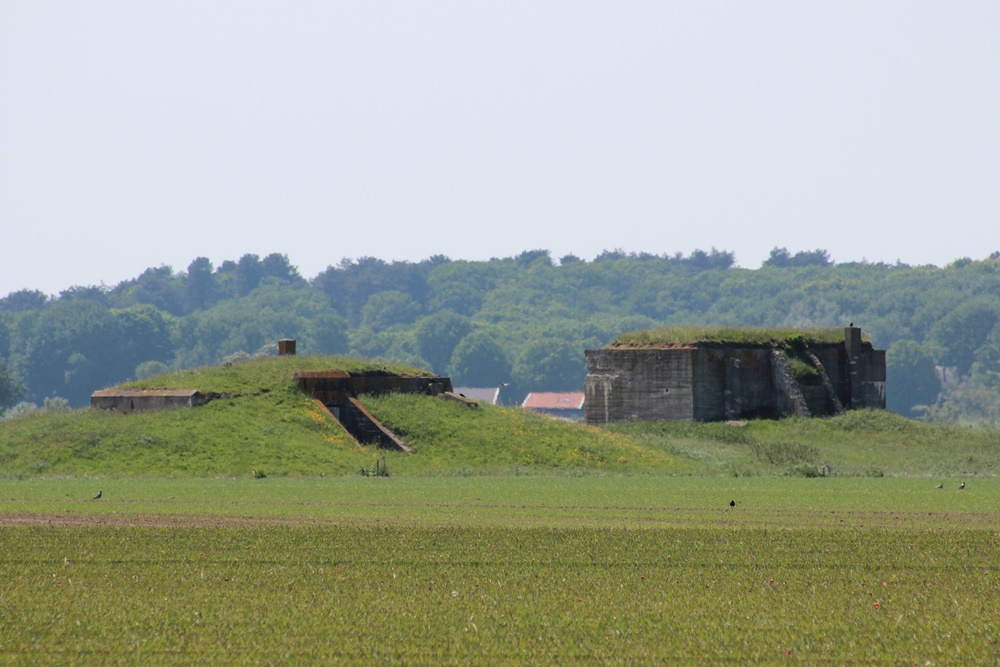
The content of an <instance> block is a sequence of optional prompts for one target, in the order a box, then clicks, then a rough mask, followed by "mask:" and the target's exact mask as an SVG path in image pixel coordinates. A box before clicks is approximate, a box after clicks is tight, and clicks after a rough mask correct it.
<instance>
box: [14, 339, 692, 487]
mask: <svg viewBox="0 0 1000 667" xmlns="http://www.w3.org/2000/svg"><path fill="white" fill-rule="evenodd" d="M334 368H336V369H343V370H347V371H349V372H355V373H357V372H363V371H370V370H384V371H387V372H393V373H399V374H410V375H414V374H416V375H420V374H427V373H426V371H421V370H420V369H414V368H410V367H404V366H392V365H389V366H387V365H383V364H375V363H372V362H367V361H364V360H357V359H349V358H345V357H304V356H303V357H272V358H267V359H258V360H252V361H247V362H240V363H236V364H232V365H230V366H217V367H208V368H201V369H195V370H191V371H184V372H178V373H170V374H166V375H161V376H156V377H152V378H149V379H146V380H143V381H141V382H132V383H128V384H126V385H123V386H122V387H123V388H129V389H140V388H144V389H198V390H200V391H203V392H212V393H216V394H220V395H222V398H219V399H216V400H214V401H212V402H210V403H208V404H207V405H205V406H202V407H199V408H195V409H178V410H170V411H166V412H149V413H136V414H128V415H122V414H119V413H116V412H106V411H101V410H89V409H87V410H79V411H75V412H71V413H64V414H35V415H29V416H26V417H22V418H18V419H14V420H10V421H3V422H0V477H6V478H8V479H9V478H14V477H34V476H55V475H59V476H113V477H161V476H167V477H169V476H191V477H222V476H237V477H242V476H250V475H252V474H253V473H254V471H258V474H259V473H263V474H266V475H296V476H310V475H321V474H323V475H344V474H357V473H358V472H359V471H360V470H361V469H362V468H368V469H371V468H373V467H374V464H375V461H376V459H377V458H378V457H380V456H385V457H386V458H387V460H388V464H389V470H390V474H400V473H418V474H419V473H428V472H431V471H436V472H439V473H443V474H466V473H471V472H477V473H489V472H497V471H512V470H518V471H520V470H524V471H528V470H540V469H545V470H557V469H558V470H565V469H569V470H590V471H599V470H610V471H615V472H628V471H639V470H642V471H655V472H681V471H684V470H686V468H685V466H686V465H687V464H685V463H684V462H683V460H682V459H680V458H678V457H676V456H675V455H673V454H671V453H669V452H665V451H662V450H654V449H647V448H644V447H642V446H639V445H637V444H636V443H635V442H634V441H633V440H632V439H631V438H630V437H628V436H623V435H619V434H614V433H610V432H607V431H602V430H597V429H592V428H587V427H585V426H582V425H579V424H570V423H566V422H560V421H556V420H551V419H547V418H544V417H540V416H538V415H534V414H525V413H524V412H522V411H520V410H504V409H498V408H493V407H492V406H482V407H481V408H475V409H470V408H468V407H465V406H463V405H460V404H458V403H455V402H450V401H445V400H444V399H442V398H439V397H430V396H391V397H382V398H378V397H365V398H364V401H365V402H366V403H367V404H368V405H369V407H370V409H371V410H372V411H373V413H374V414H375V415H376V416H377V417H379V418H380V419H383V420H384V421H385V422H386V423H387V424H388V425H389V426H390V427H391V428H396V429H398V433H399V434H400V435H401V436H402V437H403V438H404V440H406V441H407V442H408V443H409V444H411V445H412V446H413V447H414V448H415V450H416V453H415V454H413V455H407V454H402V453H395V452H384V451H380V450H377V449H375V448H374V447H367V448H361V447H359V446H358V445H357V443H356V442H355V441H354V440H353V439H352V438H351V437H350V435H349V434H348V433H347V432H346V431H345V430H344V429H343V427H341V425H340V424H339V423H338V422H336V421H335V420H333V419H331V418H330V417H329V416H328V415H327V414H326V413H325V412H323V411H322V410H321V409H320V408H319V407H318V406H317V405H316V404H315V402H314V401H313V400H312V399H311V398H310V397H309V396H307V395H305V394H303V393H302V392H300V391H299V390H298V388H297V387H296V386H295V383H294V380H293V376H294V374H295V372H296V371H299V370H324V369H334ZM687 467H688V468H690V466H687Z"/></svg>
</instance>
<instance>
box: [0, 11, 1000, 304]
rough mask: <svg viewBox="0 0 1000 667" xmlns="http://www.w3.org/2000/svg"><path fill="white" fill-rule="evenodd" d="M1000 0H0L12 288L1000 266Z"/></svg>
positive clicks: (1, 233)
mask: <svg viewBox="0 0 1000 667" xmlns="http://www.w3.org/2000/svg"><path fill="white" fill-rule="evenodd" d="M998 25H1000V3H997V2H995V1H994V0H984V1H980V2H972V1H964V0H953V1H949V2H940V1H937V0H935V1H934V2H923V1H920V0H905V1H898V2H896V1H886V2H881V1H872V0H865V1H863V2H860V1H850V0H849V1H846V2H837V3H829V2H827V3H819V2H802V1H801V0H789V1H787V2H784V1H782V2H776V1H774V0H755V1H754V2H722V1H717V0H690V1H683V2H682V1H671V0H623V1H622V2H610V1H607V0H602V1H599V2H597V1H592V0H567V1H556V0H498V1H491V0H481V1H477V2H468V1H467V0H457V1H454V2H439V1H419V0H399V1H389V0H365V1H364V2H357V1H351V2H340V1H336V0H296V1H294V2H277V1H274V2H257V1H254V0H233V1H227V0H213V1H212V2H204V1H203V0H195V1H191V0H149V1H144V2H134V1H132V0H120V1H106V0H88V1H87V2H73V1H72V0H62V1H53V0H30V1H29V0H20V1H19V0H11V1H7V2H0V296H2V295H6V294H7V293H9V292H12V291H15V290H19V289H24V288H27V289H39V290H42V291H43V292H46V293H49V294H58V293H59V292H60V291H61V290H64V289H66V288H68V287H70V286H88V285H101V284H105V285H108V286H113V285H115V284H117V283H118V282H120V281H122V280H127V279H130V278H134V277H136V276H138V275H139V274H140V273H142V271H144V270H145V269H146V268H149V267H158V266H162V265H168V266H171V267H172V268H173V269H174V270H175V271H178V272H181V271H185V270H186V269H187V267H188V265H189V264H190V263H191V261H192V260H193V259H195V258H196V257H208V258H209V259H210V260H212V261H213V263H215V265H218V264H220V263H221V262H222V261H224V260H227V259H232V260H238V259H239V258H240V257H241V256H242V255H244V254H247V253H255V254H258V255H259V256H261V257H263V256H265V255H268V254H271V253H275V252H276V253H283V254H286V255H287V256H288V258H289V260H290V261H291V263H292V264H294V265H295V266H297V267H298V268H299V271H300V272H301V273H302V275H303V276H305V277H306V278H312V277H314V276H315V275H316V274H318V273H319V272H321V271H323V270H324V269H325V268H326V267H327V266H330V265H337V264H339V263H340V261H341V260H342V259H343V258H353V259H357V258H360V257H378V258H381V259H384V260H386V261H393V260H397V261H402V260H408V261H420V260H422V259H425V258H428V257H430V256H432V255H438V254H442V255H446V256H448V257H450V258H452V259H468V260H485V259H489V258H491V257H510V256H514V255H516V254H518V253H520V252H521V251H524V250H531V249H546V250H549V251H551V253H552V256H553V258H554V259H558V258H559V257H561V256H563V255H566V254H570V253H572V254H574V255H576V256H578V257H581V258H583V259H588V260H589V259H592V258H593V257H595V256H596V255H598V254H600V253H601V252H602V251H603V250H613V249H622V250H625V251H628V252H648V253H653V254H668V255H673V254H674V253H677V252H681V253H684V254H685V255H687V254H689V253H690V252H692V251H693V250H695V249H703V250H709V249H711V248H713V247H714V248H717V249H719V250H727V251H731V252H733V253H734V254H735V256H736V262H737V264H738V265H739V266H742V267H745V268H757V267H759V266H760V265H761V263H762V262H763V261H764V260H765V259H767V257H768V256H769V254H770V251H771V250H772V249H773V248H776V247H784V248H787V249H788V250H789V251H791V252H792V253H794V252H797V251H801V250H814V249H818V248H822V249H825V250H827V251H828V252H829V253H830V256H831V257H832V259H833V260H834V261H836V262H838V263H843V262H855V261H869V262H888V263H895V262H897V261H901V262H903V263H906V264H912V265H920V264H934V265H937V266H943V265H946V264H948V263H949V262H951V261H953V260H955V259H958V258H962V257H971V258H972V259H982V258H984V257H987V256H988V255H989V254H990V253H992V252H994V251H997V250H1000V233H998V231H997V230H998V229H1000V224H998V223H1000V39H997V37H996V26H998Z"/></svg>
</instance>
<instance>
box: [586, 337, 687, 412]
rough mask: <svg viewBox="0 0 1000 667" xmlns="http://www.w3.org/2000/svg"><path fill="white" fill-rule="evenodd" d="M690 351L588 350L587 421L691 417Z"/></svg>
mask: <svg viewBox="0 0 1000 667" xmlns="http://www.w3.org/2000/svg"><path fill="white" fill-rule="evenodd" d="M694 352H695V351H694V350H692V349H681V350H660V349H642V350H613V349H605V350H587V351H586V359H587V377H586V379H585V380H584V385H583V390H584V394H585V395H586V397H585V399H584V406H585V407H584V411H585V413H586V421H587V423H588V424H605V423H608V422H616V421H625V420H630V419H642V420H651V421H656V420H663V419H692V417H693V413H694V399H693V386H692V378H693V375H692V370H691V369H692V367H693V365H694Z"/></svg>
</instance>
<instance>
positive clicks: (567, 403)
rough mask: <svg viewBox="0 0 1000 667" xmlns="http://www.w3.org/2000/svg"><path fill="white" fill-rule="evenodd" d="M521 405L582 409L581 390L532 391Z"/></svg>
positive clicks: (557, 408) (551, 408)
mask: <svg viewBox="0 0 1000 667" xmlns="http://www.w3.org/2000/svg"><path fill="white" fill-rule="evenodd" d="M521 407H524V408H529V409H534V410H582V409H583V392H582V391H566V392H555V391H533V392H531V393H530V394H528V396H527V398H525V399H524V403H522V404H521Z"/></svg>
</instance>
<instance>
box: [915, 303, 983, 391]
mask: <svg viewBox="0 0 1000 667" xmlns="http://www.w3.org/2000/svg"><path fill="white" fill-rule="evenodd" d="M998 321H1000V299H997V298H996V297H993V296H979V297H975V298H973V299H970V300H968V301H965V302H963V303H960V304H959V305H958V306H956V307H955V309H954V310H952V311H951V312H950V313H948V314H947V315H945V316H944V317H943V318H941V320H939V321H938V322H937V324H935V325H934V326H933V328H932V329H931V331H930V335H929V339H930V342H931V344H932V345H933V346H934V347H935V349H936V351H937V355H936V356H937V361H938V363H940V364H941V365H943V366H954V367H955V368H957V369H958V372H959V373H961V374H963V375H965V374H968V373H969V372H970V371H971V370H972V364H973V363H975V361H976V352H977V350H979V348H980V347H981V346H982V345H984V344H985V343H986V342H987V341H988V340H989V338H990V334H991V333H992V332H993V329H994V327H996V326H997V322H998Z"/></svg>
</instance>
